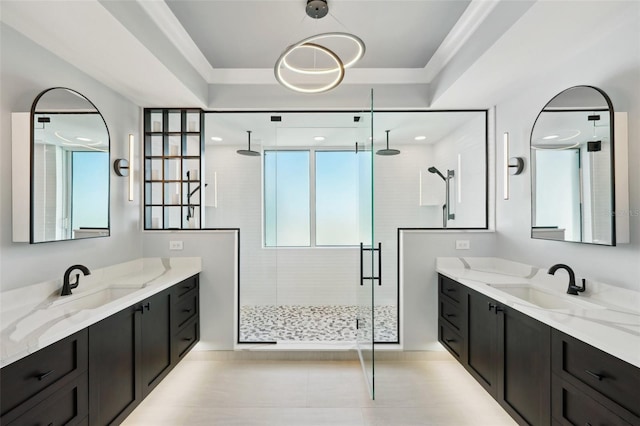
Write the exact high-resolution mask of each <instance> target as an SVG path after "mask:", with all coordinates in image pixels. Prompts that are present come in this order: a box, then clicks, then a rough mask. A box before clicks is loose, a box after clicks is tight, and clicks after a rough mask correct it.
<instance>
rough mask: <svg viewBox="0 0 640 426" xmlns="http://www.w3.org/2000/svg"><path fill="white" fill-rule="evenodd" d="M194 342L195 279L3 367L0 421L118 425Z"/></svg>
mask: <svg viewBox="0 0 640 426" xmlns="http://www.w3.org/2000/svg"><path fill="white" fill-rule="evenodd" d="M199 340H200V328H199V278H198V275H194V276H193V277H190V278H188V279H186V280H184V281H182V282H180V283H178V284H175V285H173V286H171V287H169V288H168V289H166V290H163V291H161V292H159V293H157V294H155V295H153V296H150V297H149V298H147V299H145V300H143V301H141V302H138V303H136V304H134V305H132V306H130V307H128V308H126V309H123V310H122V311H119V312H117V313H115V314H113V315H110V316H109V317H107V318H105V319H103V320H101V321H99V322H97V323H95V324H93V325H91V326H89V327H88V328H86V329H84V330H82V331H80V332H78V333H76V334H74V335H72V336H69V337H67V338H65V339H63V340H60V341H59V342H56V343H54V344H52V345H50V346H48V347H46V348H43V349H41V350H39V351H37V352H36V353H34V354H32V355H29V356H27V357H25V358H23V359H21V360H19V361H16V362H15V363H13V364H10V365H8V366H7V367H4V368H2V370H0V386H1V389H2V394H1V398H0V404H1V407H2V417H1V418H0V423H1V424H2V425H5V424H6V425H25V424H29V425H62V424H65V425H85V424H91V425H106V424H119V423H121V422H122V421H123V420H124V419H125V418H126V417H127V416H128V415H129V414H130V413H131V412H132V411H133V409H134V408H135V407H136V406H137V405H138V404H139V403H140V402H141V401H142V400H143V399H144V398H145V397H146V396H147V395H148V394H149V393H150V392H151V390H152V389H153V388H154V387H155V386H156V385H157V384H158V383H160V382H161V381H162V379H163V378H164V377H165V376H166V375H167V374H168V373H169V372H170V371H171V369H172V368H173V367H174V366H175V365H176V364H177V363H178V362H179V361H180V360H181V359H182V358H183V357H184V355H185V354H186V353H187V352H189V350H191V348H193V346H194V345H195V344H196V343H197V342H198V341H199Z"/></svg>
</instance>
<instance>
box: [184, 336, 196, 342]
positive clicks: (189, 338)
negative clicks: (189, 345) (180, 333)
mask: <svg viewBox="0 0 640 426" xmlns="http://www.w3.org/2000/svg"><path fill="white" fill-rule="evenodd" d="M182 340H184V341H185V342H190V341H192V340H193V338H192V337H185V338H184V339H182Z"/></svg>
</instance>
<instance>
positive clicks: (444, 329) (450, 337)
mask: <svg viewBox="0 0 640 426" xmlns="http://www.w3.org/2000/svg"><path fill="white" fill-rule="evenodd" d="M438 340H439V341H440V343H442V344H443V345H444V346H445V347H446V348H447V349H449V351H450V352H451V353H452V354H453V355H455V356H456V357H457V358H460V356H461V355H462V337H461V336H460V335H459V334H458V333H456V331H455V330H454V329H453V328H451V327H450V326H449V325H448V324H447V323H446V322H445V321H443V320H440V321H439V322H438Z"/></svg>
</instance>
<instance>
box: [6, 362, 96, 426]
mask: <svg viewBox="0 0 640 426" xmlns="http://www.w3.org/2000/svg"><path fill="white" fill-rule="evenodd" d="M88 395H89V391H88V379H87V374H86V372H85V373H84V374H82V375H80V376H79V377H78V378H76V379H75V380H74V381H73V382H71V383H69V384H67V385H65V386H63V387H62V388H60V389H58V390H56V392H55V393H54V394H53V395H52V396H50V397H49V398H47V399H45V400H44V401H42V402H41V403H40V404H38V405H36V406H35V407H33V408H32V409H30V410H29V411H27V412H26V413H25V414H24V415H22V416H21V417H19V418H17V419H15V420H14V421H13V422H11V423H8V424H7V426H18V425H49V426H58V425H68V426H71V425H86V424H88V417H87V416H88V414H89V401H88Z"/></svg>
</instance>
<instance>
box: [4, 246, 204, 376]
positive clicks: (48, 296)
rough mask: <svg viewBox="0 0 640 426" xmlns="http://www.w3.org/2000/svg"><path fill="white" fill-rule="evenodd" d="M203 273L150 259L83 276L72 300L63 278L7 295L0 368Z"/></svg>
mask: <svg viewBox="0 0 640 426" xmlns="http://www.w3.org/2000/svg"><path fill="white" fill-rule="evenodd" d="M86 266H90V265H86ZM201 270H202V262H201V259H200V258H199V257H182V258H181V257H176V258H144V259H137V260H133V261H130V262H126V263H121V264H118V265H114V266H110V267H107V268H102V269H96V270H91V275H87V276H82V274H81V275H80V285H79V286H78V287H77V288H76V289H74V290H73V294H72V295H70V296H60V290H61V288H62V279H61V278H58V279H56V280H52V281H47V282H43V283H39V284H34V285H28V286H25V287H21V288H17V289H14V290H9V291H5V292H2V293H0V327H1V328H0V345H1V346H0V357H1V359H0V367H4V366H6V365H9V364H11V363H12V362H15V361H17V360H19V359H21V358H23V357H25V356H27V355H29V354H31V353H33V352H35V351H37V350H39V349H42V348H44V347H46V346H48V345H50V344H52V343H55V342H57V341H59V340H61V339H63V338H65V337H67V336H70V335H72V334H73V333H75V332H77V331H80V330H82V329H84V328H86V327H88V326H90V325H92V324H95V323H96V322H98V321H100V320H102V319H104V318H106V317H108V316H110V315H113V314H115V313H117V312H119V311H121V310H122V309H125V308H127V307H129V306H131V305H133V304H135V303H137V302H139V301H141V300H144V299H146V298H147V297H150V296H152V295H154V294H156V293H158V292H160V291H162V290H164V289H166V288H168V287H171V286H172V285H174V284H176V283H179V282H180V281H182V280H184V279H186V278H189V277H191V276H193V275H195V274H197V273H199V272H201ZM77 272H79V271H76V272H74V275H75V273H77Z"/></svg>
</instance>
